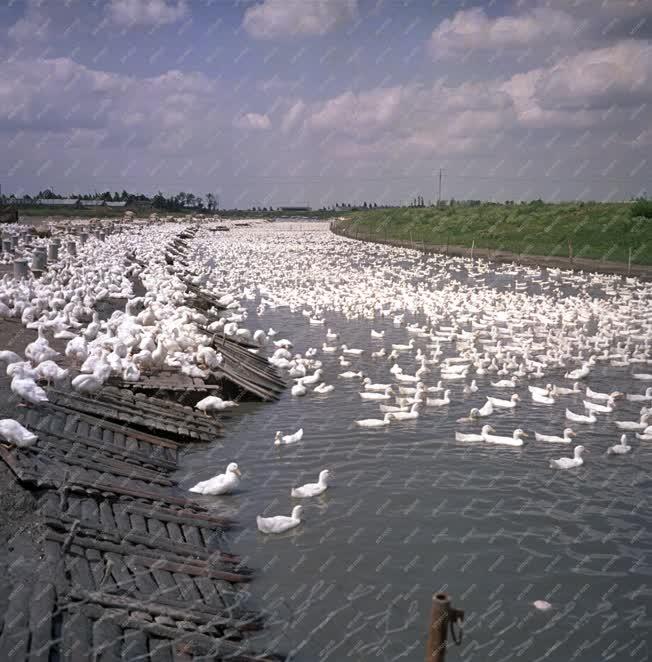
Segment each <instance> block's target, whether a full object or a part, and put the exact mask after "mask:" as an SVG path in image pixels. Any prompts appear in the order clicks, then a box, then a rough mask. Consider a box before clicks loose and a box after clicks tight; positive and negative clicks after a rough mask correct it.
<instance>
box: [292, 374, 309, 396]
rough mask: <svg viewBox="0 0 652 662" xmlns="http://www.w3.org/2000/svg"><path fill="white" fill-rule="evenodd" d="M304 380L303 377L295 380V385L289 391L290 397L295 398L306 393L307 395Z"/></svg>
mask: <svg viewBox="0 0 652 662" xmlns="http://www.w3.org/2000/svg"><path fill="white" fill-rule="evenodd" d="M304 380H305V377H302V378H300V379H299V380H297V383H296V384H295V385H294V386H293V387H292V388H291V389H290V392H291V393H292V395H294V396H296V397H301V396H304V395H305V394H306V393H308V389H307V388H306V387H305V384H304Z"/></svg>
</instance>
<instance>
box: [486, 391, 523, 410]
mask: <svg viewBox="0 0 652 662" xmlns="http://www.w3.org/2000/svg"><path fill="white" fill-rule="evenodd" d="M520 399H521V398H519V397H518V393H514V394H513V395H512V397H511V398H510V399H509V400H502V399H500V398H492V397H491V396H490V395H488V396H487V400H489V402H491V404H492V405H493V406H494V407H498V408H499V409H514V407H516V403H517V402H518V401H519V400H520Z"/></svg>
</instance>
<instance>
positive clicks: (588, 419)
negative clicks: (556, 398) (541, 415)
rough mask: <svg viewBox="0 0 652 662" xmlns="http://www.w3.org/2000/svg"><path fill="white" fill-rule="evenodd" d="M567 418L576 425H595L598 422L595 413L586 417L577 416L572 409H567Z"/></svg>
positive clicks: (582, 415)
mask: <svg viewBox="0 0 652 662" xmlns="http://www.w3.org/2000/svg"><path fill="white" fill-rule="evenodd" d="M566 418H567V419H568V420H569V421H574V422H575V423H595V422H596V421H597V420H598V419H597V418H596V416H595V414H594V413H593V412H590V414H589V415H588V416H585V415H584V414H576V413H575V412H573V411H571V410H570V409H566Z"/></svg>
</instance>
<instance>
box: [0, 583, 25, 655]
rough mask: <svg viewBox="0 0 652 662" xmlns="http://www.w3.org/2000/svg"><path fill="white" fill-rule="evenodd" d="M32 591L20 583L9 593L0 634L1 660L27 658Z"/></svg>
mask: <svg viewBox="0 0 652 662" xmlns="http://www.w3.org/2000/svg"><path fill="white" fill-rule="evenodd" d="M31 597H32V595H31V591H30V590H29V586H28V585H27V584H26V583H22V582H21V583H18V584H17V585H16V586H14V588H13V590H12V591H11V593H10V594H9V606H8V607H7V612H6V613H5V617H4V627H3V628H2V634H1V635H0V660H19V661H22V660H25V659H26V658H27V646H28V644H29V603H30V600H31Z"/></svg>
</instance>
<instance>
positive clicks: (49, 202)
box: [34, 198, 77, 207]
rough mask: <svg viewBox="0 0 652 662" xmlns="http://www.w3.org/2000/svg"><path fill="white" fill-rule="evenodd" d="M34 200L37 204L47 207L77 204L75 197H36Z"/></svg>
mask: <svg viewBox="0 0 652 662" xmlns="http://www.w3.org/2000/svg"><path fill="white" fill-rule="evenodd" d="M34 202H35V203H36V204H37V205H45V206H48V207H74V206H75V205H76V204H77V198H38V199H37V200H35V201H34Z"/></svg>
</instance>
